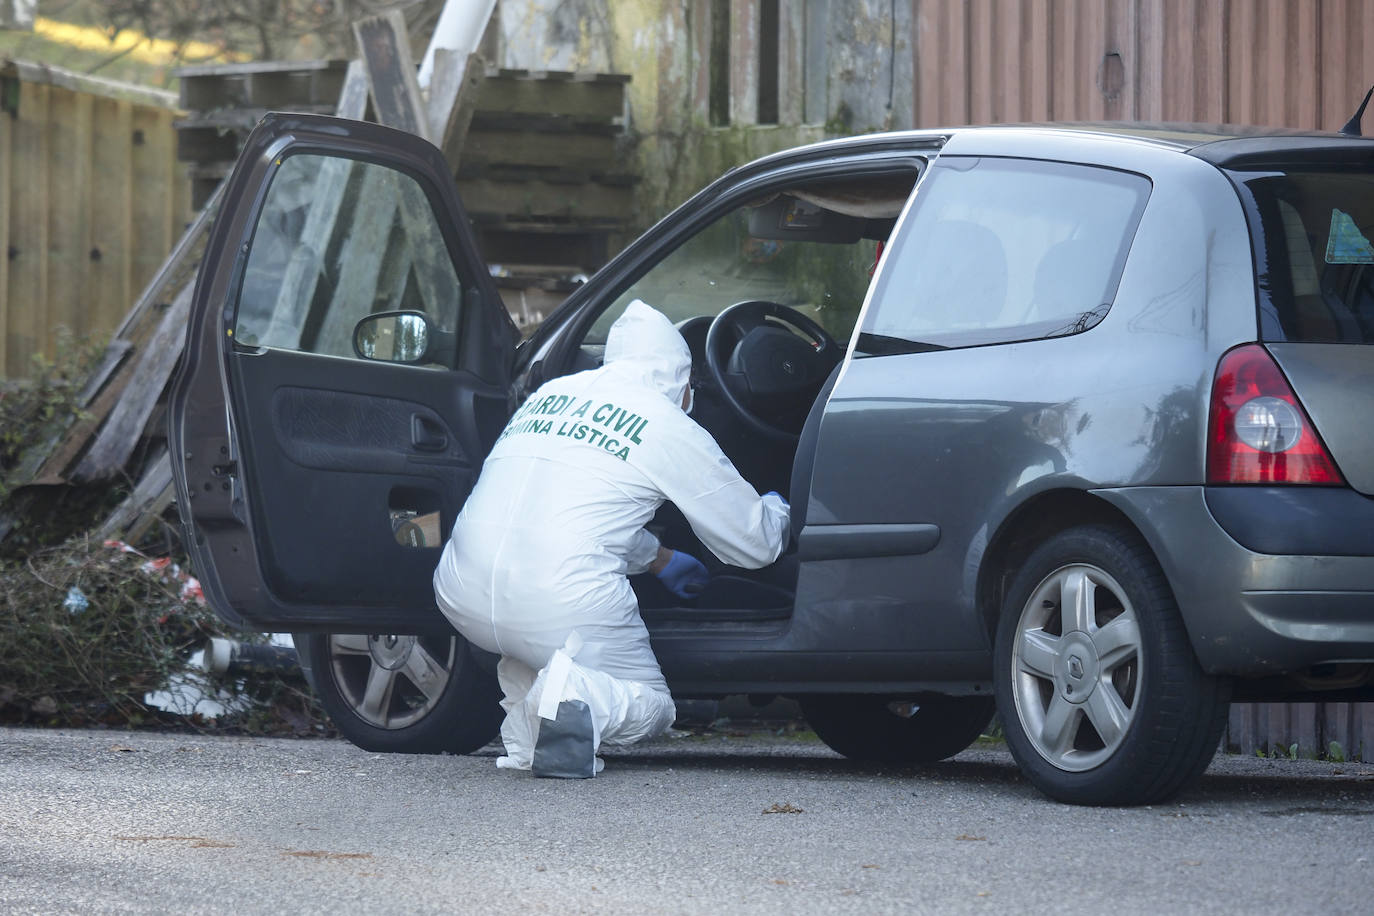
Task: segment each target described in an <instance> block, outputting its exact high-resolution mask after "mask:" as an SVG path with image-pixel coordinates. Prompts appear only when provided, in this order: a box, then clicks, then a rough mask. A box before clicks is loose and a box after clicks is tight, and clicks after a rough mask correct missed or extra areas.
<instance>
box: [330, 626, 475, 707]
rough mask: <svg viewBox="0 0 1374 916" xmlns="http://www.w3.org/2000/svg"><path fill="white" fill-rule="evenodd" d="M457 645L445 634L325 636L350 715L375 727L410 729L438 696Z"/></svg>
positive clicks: (451, 664) (451, 667) (454, 640)
mask: <svg viewBox="0 0 1374 916" xmlns="http://www.w3.org/2000/svg"><path fill="white" fill-rule="evenodd" d="M457 649H458V641H457V639H456V638H453V637H446V636H438V637H431V636H395V635H386V634H384V635H372V636H361V635H344V634H335V635H332V636H330V637H329V660H330V666H331V670H332V672H333V675H334V680H335V682H336V683H337V685H338V687H339V693H340V694H341V695H342V696H343V698H344V700H345V702H347V703H348V705H349V706H350V707H351V708H352V710H353V712H354V714H355V715H357V716H358V718H360V719H362V720H363V721H364V722H366V723H367V724H368V725H371V726H373V727H375V728H385V729H397V728H405V727H407V726H409V725H414V724H415V723H416V722H418V721H420V720H421V719H423V718H424V717H425V716H426V715H428V714H429V713H430V711H431V710H433V709H434V705H435V704H436V703H438V702H439V698H440V697H442V696H443V693H444V688H445V687H447V686H448V682H449V678H450V677H452V676H453V665H454V662H455V660H456V658H457Z"/></svg>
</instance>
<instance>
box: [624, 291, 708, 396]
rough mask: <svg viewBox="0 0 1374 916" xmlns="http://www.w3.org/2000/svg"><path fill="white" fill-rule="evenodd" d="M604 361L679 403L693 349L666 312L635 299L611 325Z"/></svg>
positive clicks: (625, 375)
mask: <svg viewBox="0 0 1374 916" xmlns="http://www.w3.org/2000/svg"><path fill="white" fill-rule="evenodd" d="M603 364H604V365H605V366H606V368H608V369H610V370H612V371H614V372H615V373H616V374H617V375H620V376H624V377H626V378H627V380H632V381H635V382H639V383H640V384H642V385H644V386H646V387H648V388H652V389H653V390H654V391H657V392H658V393H660V394H662V395H663V396H664V397H666V398H667V399H668V400H670V401H672V402H673V403H674V404H676V405H678V406H679V407H680V406H681V405H682V397H683V395H684V394H685V393H686V391H687V386H688V383H689V380H690V377H691V373H692V353H691V351H690V350H688V349H687V341H685V340H683V339H682V334H681V333H679V332H678V329H677V328H675V327H673V323H672V322H671V321H669V320H668V318H667V316H665V315H664V314H663V313H662V312H660V311H658V310H657V309H655V308H653V307H651V306H649V305H646V304H645V303H644V302H643V301H641V300H639V299H636V300H634V301H633V302H631V303H630V304H629V305H628V306H627V307H626V309H625V312H624V314H622V315H621V316H620V317H619V318H617V319H616V320H615V323H614V324H612V325H611V330H610V332H609V333H608V334H607V335H606V354H605V358H604V363H603Z"/></svg>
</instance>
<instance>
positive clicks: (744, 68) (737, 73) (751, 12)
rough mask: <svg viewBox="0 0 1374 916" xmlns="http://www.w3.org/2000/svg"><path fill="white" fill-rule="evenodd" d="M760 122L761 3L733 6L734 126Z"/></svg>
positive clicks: (739, 0)
mask: <svg viewBox="0 0 1374 916" xmlns="http://www.w3.org/2000/svg"><path fill="white" fill-rule="evenodd" d="M758 119H759V3H758V0H734V2H732V3H731V4H730V123H731V124H753V123H755V122H757V121H758Z"/></svg>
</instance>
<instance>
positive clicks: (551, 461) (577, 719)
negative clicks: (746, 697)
mask: <svg viewBox="0 0 1374 916" xmlns="http://www.w3.org/2000/svg"><path fill="white" fill-rule="evenodd" d="M690 370H691V354H690V352H689V351H688V349H687V344H686V342H685V341H684V340H683V339H682V335H681V334H679V333H678V331H677V329H676V328H674V327H673V325H672V323H671V322H669V321H668V319H667V318H666V317H664V316H663V315H662V314H661V313H659V312H658V311H656V310H654V309H652V308H650V307H649V306H647V305H645V304H644V303H643V302H640V301H639V300H635V301H634V302H632V303H630V305H629V307H628V308H627V309H626V310H625V313H624V314H623V315H621V317H620V318H619V319H617V320H616V322H615V323H614V324H613V325H612V326H611V330H610V333H609V335H608V336H607V340H606V353H605V362H604V365H602V367H601V368H599V369H593V370H590V371H587V372H580V373H578V374H576V375H570V376H565V377H563V378H557V379H554V380H552V381H550V382H547V383H546V384H544V385H543V386H541V387H540V388H539V390H538V391H536V392H535V393H534V394H533V395H531V396H530V397H529V399H528V400H526V401H525V403H524V404H523V405H522V406H521V407H520V409H519V410H517V411H516V413H515V416H514V417H512V418H511V420H510V422H509V423H508V424H507V425H506V428H505V430H504V431H503V432H502V434H501V436H500V438H499V439H498V440H497V443H496V445H495V447H494V448H493V449H492V451H491V454H490V455H488V456H487V459H486V462H485V463H484V464H483V465H482V472H481V474H480V476H479V477H478V480H477V484H476V486H475V487H474V488H473V491H472V494H471V495H470V496H469V497H468V500H467V503H466V504H465V505H464V506H463V511H462V512H461V513H460V514H459V516H458V521H457V522H456V523H455V524H454V527H453V533H452V535H451V536H450V538H449V541H448V544H447V545H446V546H445V548H444V553H443V556H442V558H441V559H440V561H439V567H438V569H437V570H436V571H435V574H434V591H435V597H436V599H437V601H438V604H439V608H440V609H441V610H442V611H443V612H444V614H445V615H446V616H447V617H448V619H449V620H450V621H451V622H452V623H453V625H454V627H455V628H457V630H458V632H459V633H461V634H462V635H463V637H464V638H465V639H467V640H468V641H470V642H472V643H473V644H474V645H476V646H478V647H480V648H482V649H486V650H488V651H490V652H495V653H497V654H499V655H500V656H501V660H500V662H499V664H498V666H497V677H498V679H499V681H500V684H501V689H502V691H503V692H504V694H505V697H504V699H503V700H502V704H501V705H502V707H503V708H504V709H505V711H506V718H505V721H504V722H503V723H502V726H501V740H502V741H503V742H504V744H505V747H506V754H505V756H503V757H501V758H500V759H498V760H497V766H499V767H505V768H512V769H522V770H533V772H534V773H535V774H536V775H542V776H562V777H586V776H592V775H594V774H595V773H596V771H597V770H599V769H600V767H601V761H600V759H599V758H597V756H596V755H597V752H598V750H599V748H600V746H601V745H602V744H610V745H617V744H619V745H624V744H632V743H634V742H636V741H641V740H643V739H646V738H652V737H655V736H657V735H660V734H662V733H663V732H665V731H666V730H667V729H668V728H669V726H671V725H672V724H673V720H674V718H675V717H676V711H675V709H674V706H673V700H672V697H671V695H670V694H669V692H668V685H667V684H666V683H665V681H664V679H663V673H662V671H661V670H660V669H659V665H658V660H657V659H656V658H655V657H654V653H653V650H652V649H651V648H650V646H649V633H648V630H647V629H645V626H644V621H643V619H642V618H641V617H640V614H639V604H638V602H637V601H636V600H635V594H634V592H633V590H632V589H631V588H630V582H629V579H628V578H627V576H630V575H635V574H638V573H644V572H650V573H653V574H655V575H656V576H657V577H658V578H659V580H660V581H662V582H663V584H664V585H666V586H667V587H668V588H669V589H670V590H671V591H673V592H674V593H676V594H677V595H679V596H680V597H684V598H685V597H688V596H690V595H692V594H694V593H695V592H697V591H699V590H700V589H701V587H702V586H703V585H705V583H706V579H707V573H706V568H705V567H704V566H703V565H702V564H701V562H700V561H698V560H697V559H696V558H694V557H692V556H690V555H688V554H686V553H682V552H680V551H674V550H669V549H667V548H665V547H663V546H662V545H660V544H659V542H658V540H657V538H655V537H654V536H653V535H652V534H650V533H649V532H648V531H646V530H645V529H644V525H645V524H646V523H647V522H648V521H649V520H650V519H651V518H653V515H654V512H655V511H656V510H657V509H658V507H659V506H660V505H661V504H662V503H663V502H664V500H671V501H672V502H673V503H674V504H675V505H676V506H677V507H678V508H679V509H680V510H681V511H682V513H683V515H685V516H686V518H687V520H688V522H689V523H690V524H691V526H692V530H693V531H694V532H695V533H696V535H697V537H698V538H700V539H701V542H702V543H703V544H705V545H706V546H707V548H709V549H710V550H711V552H712V553H714V554H715V555H716V556H717V557H718V558H719V559H720V560H721V561H723V562H725V563H728V564H731V565H734V566H743V567H748V568H758V567H761V566H766V565H768V564H769V563H772V562H773V561H774V560H776V559H777V558H778V555H779V553H781V552H782V548H783V544H784V541H785V538H786V532H787V530H788V524H789V507H788V505H787V503H786V501H785V500H783V499H782V498H781V497H780V496H778V495H777V494H776V493H769V494H767V495H765V496H762V497H761V496H759V494H758V492H757V491H756V490H755V489H754V488H753V487H752V486H750V484H749V483H747V482H746V481H745V480H744V479H743V478H742V477H740V475H739V472H738V471H736V470H735V467H734V465H733V464H731V463H730V460H729V459H728V458H726V457H725V455H724V454H723V453H722V452H721V450H720V448H719V446H717V445H716V443H715V440H714V439H712V438H711V436H710V435H709V434H708V433H707V432H706V431H705V430H704V429H702V428H701V427H700V426H698V425H697V424H696V423H695V422H694V421H693V420H692V419H691V418H690V417H689V416H688V415H687V410H689V409H690V406H691V389H690V387H689V385H688V376H689V374H690Z"/></svg>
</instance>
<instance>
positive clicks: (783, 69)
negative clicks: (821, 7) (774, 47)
mask: <svg viewBox="0 0 1374 916" xmlns="http://www.w3.org/2000/svg"><path fill="white" fill-rule="evenodd" d="M804 7H805V4H804V2H803V0H778V123H779V124H800V123H802V120H803V118H802V109H803V107H804V102H805V94H806V36H805V34H804V30H803V28H802V22H803V19H804V17H805V14H806V11H805V9H804Z"/></svg>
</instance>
